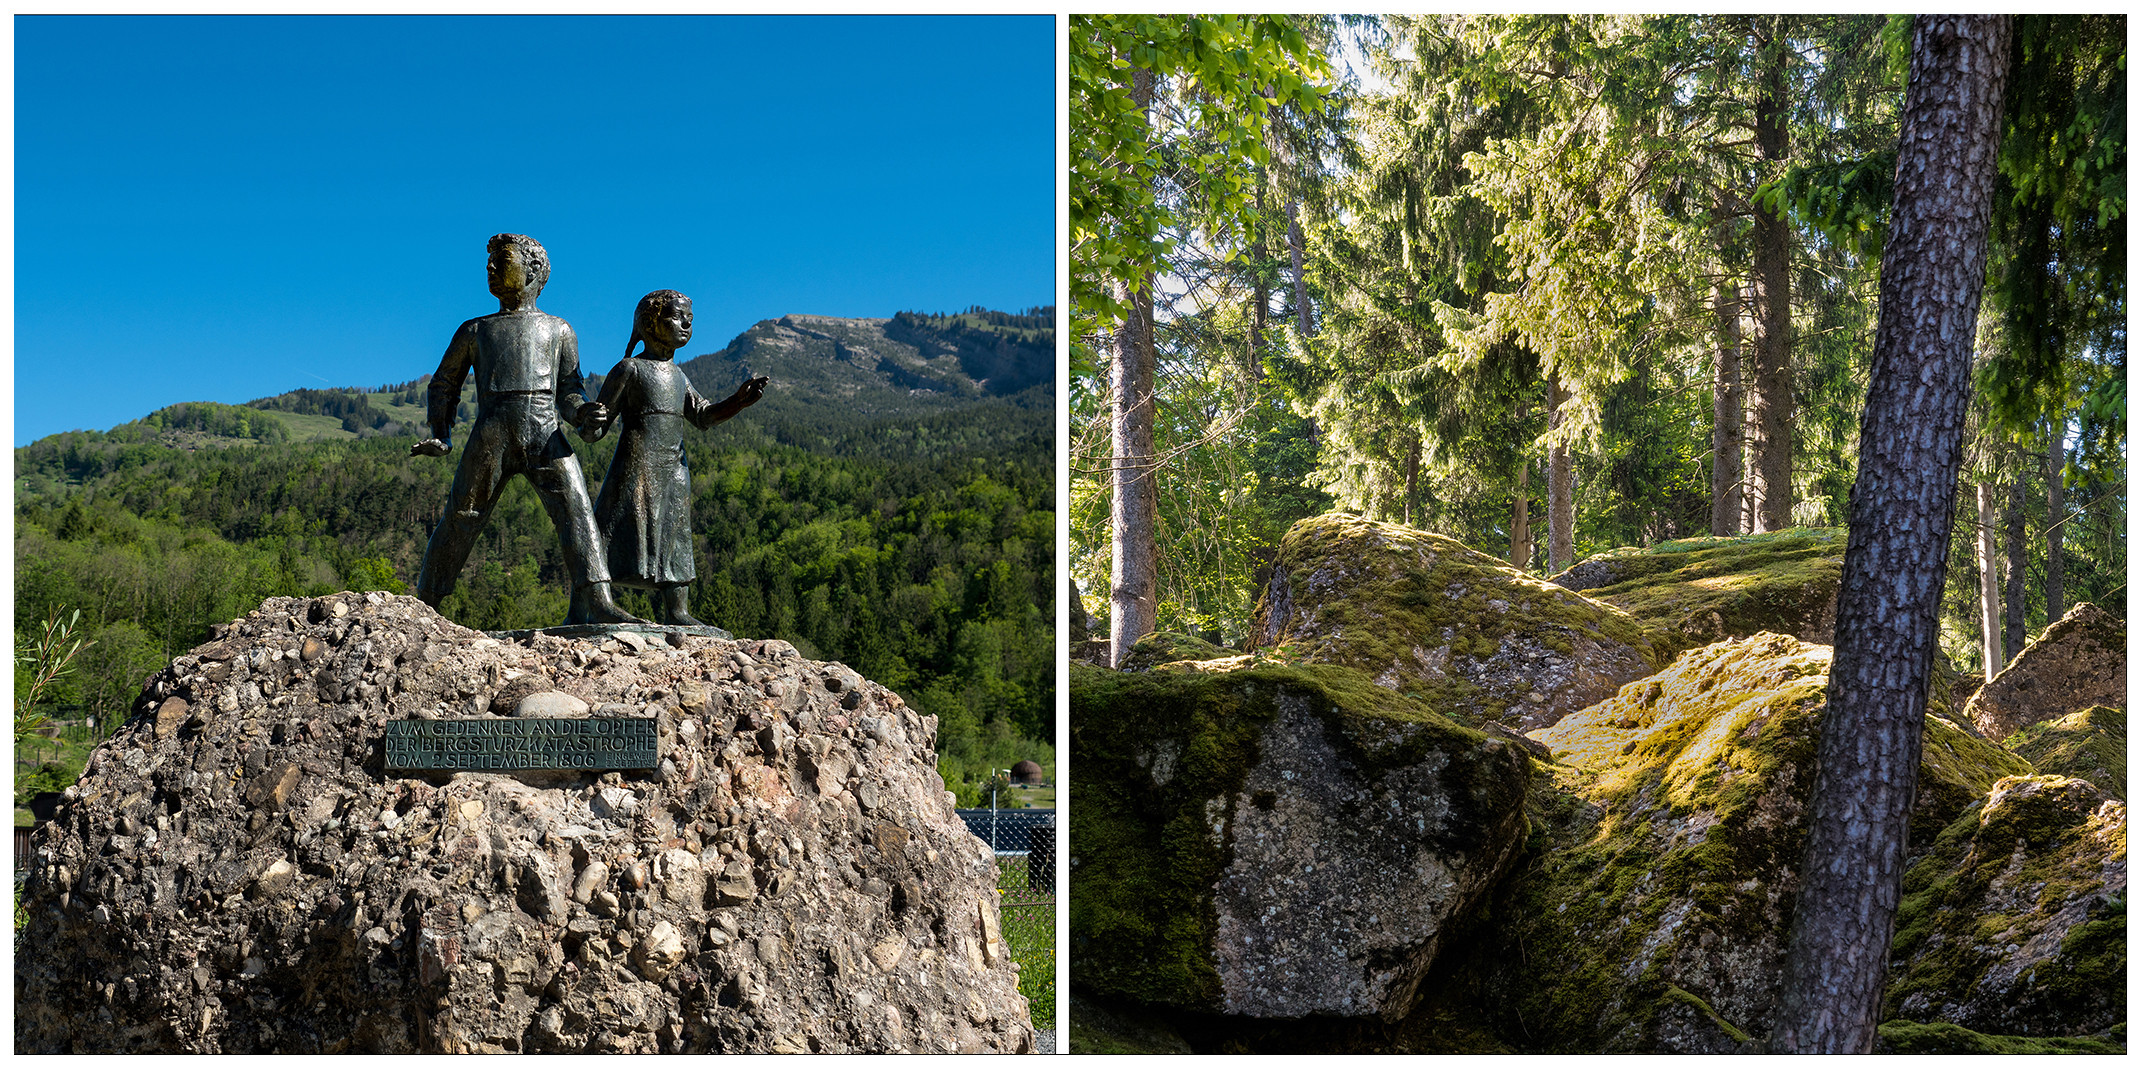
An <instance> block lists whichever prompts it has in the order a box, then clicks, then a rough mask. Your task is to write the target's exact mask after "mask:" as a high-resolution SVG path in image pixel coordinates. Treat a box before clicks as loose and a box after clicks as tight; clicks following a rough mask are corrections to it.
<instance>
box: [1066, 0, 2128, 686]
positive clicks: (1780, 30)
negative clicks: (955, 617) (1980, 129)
mask: <svg viewBox="0 0 2141 1069" xmlns="http://www.w3.org/2000/svg"><path fill="white" fill-rule="evenodd" d="M1909 24H1910V20H1909V18H1908V17H1898V18H1896V19H1890V18H1888V17H1885V16H1806V17H1801V16H1771V15H1761V16H1754V15H1716V16H1698V15H1685V16H1665V17H1638V16H1477V17H1465V16H1388V17H1366V16H1362V17H1315V18H1300V19H1281V18H1265V17H1259V18H1248V17H1242V18H1231V17H1214V18H1204V19H1199V18H1186V17H1177V16H1092V17H1089V18H1086V17H1082V18H1081V19H1080V20H1079V21H1078V23H1076V24H1075V25H1074V27H1073V32H1072V37H1073V46H1072V47H1073V63H1072V68H1073V73H1072V90H1071V91H1072V96H1073V100H1072V105H1071V107H1072V112H1073V114H1077V115H1082V116H1086V118H1085V119H1082V120H1081V121H1080V122H1078V123H1076V124H1074V130H1073V138H1074V143H1073V167H1074V169H1076V172H1077V173H1076V174H1075V175H1074V179H1073V182H1072V228H1073V235H1072V241H1073V246H1074V248H1075V250H1076V252H1075V253H1074V256H1073V265H1072V266H1073V285H1072V297H1073V305H1074V306H1073V308H1072V322H1073V326H1074V338H1073V366H1074V368H1075V369H1076V371H1075V373H1074V374H1073V376H1072V381H1071V386H1070V390H1071V396H1070V398H1069V402H1070V404H1071V406H1072V413H1073V416H1072V427H1073V431H1072V433H1073V440H1072V444H1071V467H1072V471H1071V479H1072V483H1071V486H1072V506H1071V507H1072V510H1073V514H1072V521H1071V527H1072V546H1071V552H1072V558H1071V569H1072V573H1073V576H1074V577H1075V579H1076V580H1077V582H1078V586H1079V589H1081V590H1083V591H1086V592H1088V594H1089V597H1090V596H1091V592H1095V591H1100V592H1105V591H1108V590H1110V589H1111V587H1112V588H1114V589H1117V590H1122V589H1125V578H1124V576H1123V575H1120V574H1112V573H1111V569H1112V568H1114V567H1115V565H1114V564H1113V563H1112V561H1113V559H1114V558H1112V557H1111V553H1112V552H1113V550H1114V548H1115V546H1116V543H1117V541H1118V539H1119V538H1120V537H1122V536H1123V534H1124V532H1125V531H1126V530H1127V531H1130V532H1133V536H1134V537H1143V535H1142V534H1138V533H1137V532H1149V537H1150V539H1151V545H1152V546H1153V547H1155V548H1154V550H1152V551H1150V552H1151V554H1152V558H1153V561H1154V569H1155V576H1154V578H1153V580H1152V582H1153V584H1154V592H1153V595H1152V597H1151V598H1150V599H1148V600H1147V601H1146V602H1145V604H1147V605H1148V606H1150V607H1151V610H1152V611H1155V615H1154V616H1153V618H1152V619H1150V620H1149V621H1138V622H1137V623H1136V625H1135V626H1132V627H1130V628H1129V629H1128V630H1129V633H1131V634H1132V635H1133V636H1134V635H1135V634H1138V633H1142V632H1143V631H1144V630H1146V629H1149V628H1154V627H1156V628H1158V629H1161V630H1177V631H1191V632H1197V633H1201V634H1204V635H1205V636H1206V637H1208V638H1211V639H1213V640H1215V641H1223V642H1225V643H1228V644H1235V643H1240V642H1242V641H1243V640H1244V639H1245V637H1246V636H1247V634H1248V630H1249V626H1250V616H1251V612H1252V610H1253V606H1254V602H1255V596H1256V592H1257V591H1258V589H1259V582H1260V578H1259V577H1260V574H1261V573H1260V569H1261V568H1263V567H1264V566H1265V564H1266V563H1267V562H1268V560H1269V557H1270V554H1271V552H1272V551H1273V547H1275V545H1276V544H1277V541H1278V539H1279V537H1280V536H1281V535H1282V534H1283V532H1284V531H1285V530H1286V529H1287V527H1288V526H1289V525H1290V524H1291V523H1292V522H1293V521H1294V520H1296V519H1299V518H1301V517H1304V516H1310V515H1315V514H1318V513H1321V512H1323V511H1325V510H1326V509H1328V508H1332V507H1337V508H1343V509H1348V510H1354V511H1357V512H1359V513H1361V514H1363V515H1366V516H1369V517H1372V518H1379V519H1388V520H1392V521H1399V522H1404V523H1407V524H1409V525H1411V526H1414V527H1420V528H1425V529H1428V530H1433V531H1438V532H1442V533H1446V534H1449V535H1451V536H1453V537H1456V538H1458V539H1460V540H1462V541H1464V542H1465V543H1467V544H1468V545H1472V546H1475V547H1478V548H1480V549H1482V550H1485V551H1487V552H1492V553H1495V554H1497V555H1500V556H1503V557H1504V558H1505V559H1507V560H1510V561H1511V562H1512V563H1514V564H1516V565H1518V566H1520V567H1524V568H1527V569H1530V570H1532V571H1534V572H1536V573H1539V574H1553V573H1555V572H1558V571H1560V570H1561V569H1564V568H1566V567H1568V566H1569V565H1570V564H1571V563H1573V562H1575V561H1580V560H1583V559H1585V558H1587V557H1590V556H1593V555H1595V554H1598V553H1601V552H1605V551H1608V550H1611V549H1614V548H1615V547H1621V546H1646V545H1651V544H1655V543H1659V542H1663V541H1667V540H1672V539H1678V538H1685V537H1689V536H1696V535H1737V534H1742V533H1753V532H1763V531H1773V530H1780V529H1785V528H1790V527H1794V526H1838V525H1842V524H1844V523H1845V522H1846V518H1847V516H1846V514H1847V506H1848V501H1849V495H1850V489H1851V486H1852V484H1853V482H1854V480H1855V478H1856V471H1855V466H1856V464H1857V451H1858V440H1857V439H1858V430H1859V422H1860V413H1861V407H1862V405H1863V403H1864V398H1865V395H1866V388H1867V378H1868V372H1869V362H1870V359H1871V354H1872V349H1873V336H1874V327H1875V323H1876V319H1877V314H1878V311H1879V309H1878V300H1877V296H1878V291H1879V283H1880V278H1879V274H1880V252H1881V248H1882V240H1883V237H1884V235H1885V233H1886V228H1887V215H1888V211H1889V200H1890V198H1891V196H1892V193H1893V189H1894V185H1893V181H1892V176H1893V173H1894V169H1895V159H1896V137H1897V113H1898V108H1899V106H1900V102H1901V99H1902V90H1903V81H1904V70H1905V68H1904V59H1905V52H1906V51H1907V50H1906V49H1905V47H1904V42H1905V41H1906V40H1907V37H1908V34H1907V30H1908V27H1909ZM1129 40H1136V41H1142V42H1148V43H1149V45H1148V46H1146V47H1149V49H1150V52H1149V54H1148V53H1144V52H1140V53H1138V55H1139V56H1141V57H1143V58H1141V59H1139V60H1137V61H1136V62H1133V61H1132V60H1131V58H1129V53H1125V52H1122V51H1121V50H1120V48H1119V47H1118V45H1119V44H1120V42H1122V41H1129ZM2124 41H2125V24H2124V20H2123V18H2121V17H2119V16H2101V17H2099V16H2090V17H2085V18H2075V19H2058V18H2051V17H2048V16H2047V17H2036V16H2029V17H2023V18H2022V19H2020V20H2019V21H2018V23H2017V28H2016V45H2015V47H2016V54H2017V59H2016V66H2015V75H2014V78H2013V82H2012V87H2011V89H2010V91H2009V95H2008V100H2007V120H2006V133H2005V138H2004V140H2003V141H2002V148H2001V156H2000V172H1999V179H1998V181H1999V188H1998V189H1997V190H1996V191H1995V194H1994V202H1995V205H1996V209H1995V218H1994V219H1993V224H1992V264H1991V267H1990V270H1989V275H1990V279H1989V285H1988V287H1987V289H1986V297H1985V310H1986V311H1985V315H1984V316H1982V317H1981V319H1980V323H1981V330H1980V336H1979V339H1978V345H1977V359H1978V368H1977V377H1976V382H1977V390H1976V396H1977V400H1976V403H1975V405H1974V407H1973V409H1972V415H1971V417H1970V426H1969V428H1968V431H1967V444H1966V447H1965V448H1966V457H1965V468H1964V475H1963V480H1964V485H1963V487H1962V489H1961V492H1960V494H1959V495H1958V505H1957V509H1958V514H1957V517H1956V520H1957V522H1956V525H1955V531H1956V535H1955V542H1954V546H1953V551H1952V552H1951V554H1950V558H1949V566H1948V569H1947V576H1948V591H1947V597H1946V602H1945V610H1944V614H1943V615H1944V625H1943V637H1942V644H1943V646H1944V648H1945V649H1946V652H1947V653H1948V655H1949V657H1950V658H1951V659H1952V660H1953V661H1954V663H1956V664H1957V665H1959V666H1962V667H1964V668H1967V669H1971V670H1977V671H1982V670H1983V669H1984V668H1985V666H1986V664H1987V662H1988V661H1992V662H1994V667H1997V662H1998V661H2000V660H2001V659H2002V657H2001V656H1999V653H2000V651H1996V650H1991V649H1989V648H1988V645H1987V641H1986V640H1987V637H1988V636H1987V634H1986V628H1985V626H1984V625H1983V623H1982V621H1983V619H1984V613H1983V607H1984V604H1985V599H1986V598H1988V597H1991V598H1994V599H1995V605H1996V607H1995V611H1994V616H1995V619H1997V620H1998V621H1999V623H1997V624H1996V625H1995V628H1994V630H1995V631H1996V632H2004V634H2003V635H2002V636H2001V637H2002V638H2004V642H2002V643H2001V646H2002V649H2003V650H2004V651H2005V654H2006V655H2011V654H2012V652H2013V651H2014V650H2016V649H2018V648H2020V646H2021V645H2022V636H2023V635H2025V634H2034V633H2036V632H2037V631H2039V630H2041V629H2042V628H2043V627H2044V626H2046V625H2047V624H2048V623H2049V622H2050V621H2052V620H2055V619H2057V618H2058V617H2059V616H2060V615H2062V614H2063V613H2064V611H2065V610H2066V609H2067V608H2069V607H2071V606H2073V605H2074V604H2076V603H2078V602H2081V601H2091V602H2095V603H2098V604H2102V605H2104V606H2106V607H2107V608H2110V609H2113V611H2119V612H2123V610H2122V609H2118V608H2117V607H2118V606H2120V605H2122V604H2123V602H2124V592H2123V591H2124V584H2125V572H2126V548H2125V533H2124V532H2125V528H2126V482H2125V477H2126V436H2125V359H2126V339H2125V317H2126V312H2125V307H2126V305H2125V288H2124V280H2125V273H2124V272H2125V229H2126V228H2125V223H2124V219H2123V215H2124V210H2125V140H2124V130H2125V115H2124V110H2123V108H2124V100H2125V95H2124V94H2125V81H2124ZM1143 64H1150V66H1142V65H1143ZM1147 75H1150V77H1147ZM1250 97H1258V98H1260V99H1258V100H1256V101H1254V102H1253V103H1254V107H1252V106H1251V104H1252V102H1251V101H1250V100H1249V98H1250ZM1267 101H1268V105H1269V106H1268V110H1267ZM1243 115H1257V116H1262V119H1261V121H1258V122H1250V121H1240V122H1237V121H1235V120H1236V118H1237V117H1239V116H1243ZM1884 168H1885V170H1884ZM1147 305H1149V306H1150V310H1149V312H1147V311H1142V309H1144V308H1145V307H1146V306H1147ZM1147 324H1149V326H1148V325H1147ZM1141 376H1142V377H1141ZM1146 383H1149V385H1145V384H1146ZM1145 390H1150V396H1151V397H1152V398H1153V402H1152V403H1151V405H1150V407H1149V408H1146V409H1144V410H1143V411H1145V412H1147V413H1149V415H1147V416H1144V417H1139V416H1138V415H1137V414H1136V411H1137V410H1138V409H1139V407H1140V402H1139V395H1140V394H1141V393H1142V392H1143V391H1145ZM1140 430H1142V433H1145V434H1147V435H1149V440H1140V439H1139V438H1138V437H1137V436H1136V435H1137V433H1138V432H1140ZM1145 486H1152V487H1156V490H1157V493H1156V494H1155V495H1154V500H1153V503H1152V506H1151V507H1152V509H1153V510H1154V511H1153V512H1152V513H1151V515H1150V517H1149V519H1148V520H1145V521H1142V522H1129V523H1127V524H1126V521H1124V520H1123V519H1122V517H1121V514H1120V512H1114V513H1111V509H1117V508H1119V507H1120V506H1122V505H1123V504H1125V502H1124V501H1123V500H1121V499H1122V497H1123V495H1124V494H1125V493H1132V494H1135V493H1137V492H1140V490H1141V488H1142V487H1145ZM1128 504H1130V505H1133V506H1134V505H1136V502H1135V501H1134V500H1132V501H1130V502H1128ZM1980 534H1983V535H1984V536H1985V538H1984V539H1983V540H1982V541H1981V540H1980V538H1979V536H1980ZM1133 548H1134V547H1133ZM1132 557H1133V558H1135V557H1136V554H1135V553H1133V554H1132ZM1088 608H1089V609H1091V610H1092V611H1094V612H1095V613H1096V614H1098V615H1100V616H1103V617H1107V616H1111V615H1120V612H1121V609H1120V608H1119V607H1111V606H1110V605H1108V604H1105V603H1103V602H1102V601H1101V599H1100V598H1091V600H1089V602H1088Z"/></svg>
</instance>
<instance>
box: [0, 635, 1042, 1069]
mask: <svg viewBox="0 0 2141 1069" xmlns="http://www.w3.org/2000/svg"><path fill="white" fill-rule="evenodd" d="M664 637H665V636H663V635H660V634H647V633H641V632H623V633H619V634H616V635H615V636H614V637H610V638H608V639H606V640H589V639H568V638H560V637H556V636H551V635H542V634H537V635H532V636H528V637H524V638H518V639H512V638H508V639H505V640H501V639H500V638H497V637H489V636H485V635H483V634H482V633H480V632H475V631H470V630H468V629H465V628H462V627H459V626H456V625H455V624H453V623H451V622H449V621H447V620H445V619H444V618H442V617H440V616H439V615H437V614H436V613H434V612H433V611H432V610H431V609H429V608H428V607H426V606H424V605H423V604H422V603H421V602H418V601H417V600H416V599H414V598H408V597H393V596H388V595H383V594H368V595H354V594H343V595H337V596H332V597H327V598H320V599H296V598H276V599H270V600H269V601H268V602H267V603H265V604H264V605H263V606H262V607H261V609H260V610H259V611H257V612H255V613H253V614H252V615H250V616H248V617H246V618H244V619H243V620H240V621H238V622H237V623H236V624H235V625H233V626H232V627H231V628H230V629H229V630H228V631H227V633H225V634H223V635H222V636H221V637H219V638H218V639H217V640H216V641H214V642H212V643H211V644H209V645H207V646H204V647H201V648H200V649H197V650H194V651H193V652H191V653H189V654H186V655H184V656H181V657H179V658H177V659H176V660H175V661H174V662H173V663H172V664H171V666H170V667H169V668H168V669H167V670H166V671H165V672H163V673H161V674H160V675H158V676H156V677H154V678H153V679H152V680H151V681H150V685H149V692H148V693H147V694H146V695H145V696H144V702H143V713H142V714H141V715H139V716H137V717H136V718H135V719H134V720H132V721H131V722H130V723H128V724H127V725H126V726H124V727H123V728H121V729H120V730H119V732H118V733H117V734H115V735H114V736H113V737H112V738H111V739H110V740H109V741H108V742H106V743H105V744H104V745H103V746H101V747H99V748H98V749H97V750H96V751H95V752H94V753H93V754H92V755H91V757H90V759H89V764H88V768H87V771H86V772H85V773H84V774H83V776H82V778H81V780H80V781H79V782H78V783H77V784H76V785H75V786H74V787H72V788H71V789H70V790H69V791H68V792H67V793H68V801H67V803H66V804H65V805H64V806H63V808H62V809H61V810H60V812H59V815H58V817H57V819H55V820H54V821H53V822H52V823H51V824H49V825H48V826H47V828H46V830H45V831H43V832H41V833H40V834H39V837H38V839H37V840H36V843H35V846H34V850H33V855H32V857H31V858H30V859H29V860H28V864H27V867H28V870H29V878H28V883H27V885H26V887H25V890H24V894H23V903H22V904H23V908H24V910H25V911H26V914H27V918H28V922H27V925H26V926H25V927H24V928H23V930H22V931H21V933H20V935H19V943H18V949H17V954H16V959H15V966H16V972H15V997H16V1002H15V1049H16V1050H18V1051H75V1052H92V1051H194V1052H222V1053H238V1052H330V1051H352V1052H355V1051H378V1052H415V1051H431V1052H448V1051H527V1052H533V1051H575V1052H590V1051H618V1052H625V1051H650V1052H651V1051H761V1052H763V1051H893V1050H914V1051H922V1050H929V1051H954V1050H959V1051H1023V1050H1029V1049H1031V1045H1032V1041H1033V1030H1032V1027H1031V1024H1030V1021H1029V1018H1028V1015H1027V1007H1026V1003H1025V1000H1024V999H1023V998H1022V997H1021V996H1020V995H1019V993H1018V975H1017V971H1016V967H1015V966H1014V965H1013V964H1012V963H1011V962H1010V960H1009V955H1008V953H1007V948H1006V946H1005V943H1004V939H1003V935H1002V930H1001V927H1000V922H999V917H998V906H997V900H996V892H995V889H994V887H995V882H994V881H995V875H996V867H995V861H994V858H993V856H992V855H991V854H990V852H989V850H988V848H987V847H986V846H985V845H983V844H982V843H981V842H980V841H979V840H977V839H975V838H974V837H973V836H972V835H970V834H968V832H967V831H966V828H965V826H964V824H962V823H961V822H960V821H959V819H958V818H957V816H956V815H954V813H953V812H952V808H951V802H950V800H949V798H948V796H947V795H946V794H945V793H944V791H943V784H942V782H941V780H939V779H938V777H937V774H936V771H935V755H934V753H933V749H932V745H933V736H934V734H935V721H934V719H933V718H930V717H925V716H921V715H918V714H917V713H916V712H915V711H914V710H912V709H910V708H908V707H906V706H905V705H904V704H903V703H902V702H901V701H900V699H899V698H898V697H897V696H896V695H893V694H892V693H890V692H888V691H886V690H885V689H883V688H882V687H879V686H878V685H876V684H874V683H871V682H869V681H868V680H865V679H863V678H861V677H860V676H859V675H857V674H856V673H855V672H854V671H853V670H851V669H849V668H847V667H845V666H843V665H840V664H836V663H827V662H816V661H810V660H806V659H804V658H802V657H801V656H799V655H798V654H797V653H796V651H795V650H794V648H793V647H791V646H789V645H788V644H786V643H783V642H778V641H763V642H734V641H723V640H715V639H710V638H698V637H687V636H685V635H683V634H681V633H674V632H672V633H670V634H668V635H667V636H666V638H667V639H668V641H664ZM516 715H517V716H559V715H563V716H576V715H592V716H594V717H645V718H651V719H652V720H653V721H654V723H655V726H656V731H657V737H658V745H659V749H660V760H659V766H658V767H657V768H654V769H649V770H646V771H628V772H609V773H600V774H597V773H594V772H526V773H504V772H459V773H448V772H436V773H414V772H388V771H386V770H385V768H384V766H383V745H382V737H383V734H384V730H385V728H384V725H385V724H386V722H387V721H389V720H393V719H405V718H418V719H468V718H477V719H481V718H495V717H511V716H516Z"/></svg>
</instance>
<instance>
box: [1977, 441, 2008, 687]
mask: <svg viewBox="0 0 2141 1069" xmlns="http://www.w3.org/2000/svg"><path fill="white" fill-rule="evenodd" d="M1992 498H1993V488H1992V476H1990V475H1985V476H1981V477H1980V478H1979V479H1978V483H1977V621H1978V649H1979V651H1980V652H1981V653H1982V654H1983V655H1984V658H1985V678H1986V679H1988V680H1989V679H1991V678H1992V677H1994V676H1996V675H1999V674H2000V669H2002V668H2005V667H2007V659H2006V658H2005V657H2003V656H2002V655H2001V653H2000V557H1999V553H1998V551H1997V550H1996V549H1995V548H1994V541H1995V539H1994V535H1995V532H1996V531H1997V527H1996V526H1995V524H1996V523H1997V520H1996V514H1995V512H1994V510H1993V507H1992Z"/></svg>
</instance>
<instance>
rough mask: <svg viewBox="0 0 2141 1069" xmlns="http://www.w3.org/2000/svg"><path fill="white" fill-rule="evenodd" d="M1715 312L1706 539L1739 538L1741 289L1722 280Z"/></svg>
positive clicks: (1741, 486)
mask: <svg viewBox="0 0 2141 1069" xmlns="http://www.w3.org/2000/svg"><path fill="white" fill-rule="evenodd" d="M1710 301H1711V303H1712V305H1713V306H1715V308H1716V309H1717V377H1716V379H1715V380H1714V381H1713V382H1712V390H1711V416H1712V417H1713V419H1712V422H1711V427H1710V456H1711V458H1712V460H1711V465H1710V533H1711V534H1713V535H1721V536H1726V537H1730V536H1732V535H1736V534H1739V533H1740V523H1741V520H1742V518H1743V513H1744V509H1745V506H1744V505H1743V504H1742V500H1743V498H1742V492H1743V489H1744V480H1745V478H1746V476H1745V474H1744V469H1743V466H1742V464H1741V459H1740V454H1741V452H1742V451H1744V450H1745V448H1746V431H1745V430H1744V429H1743V427H1742V425H1741V419H1742V412H1741V409H1742V407H1743V406H1744V405H1745V403H1746V402H1745V400H1744V398H1743V397H1742V395H1741V387H1740V289H1739V283H1738V282H1735V281H1731V280H1724V281H1720V282H1718V283H1717V285H1716V286H1714V287H1712V289H1711V291H1710Z"/></svg>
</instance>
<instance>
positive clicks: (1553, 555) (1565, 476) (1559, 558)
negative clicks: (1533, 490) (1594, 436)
mask: <svg viewBox="0 0 2141 1069" xmlns="http://www.w3.org/2000/svg"><path fill="white" fill-rule="evenodd" d="M1568 407H1569V391H1568V389H1567V387H1564V386H1563V385H1562V384H1561V376H1560V375H1558V374H1557V375H1555V376H1553V377H1552V378H1550V379H1548V380H1546V428H1547V430H1549V431H1556V430H1560V429H1561V425H1562V423H1564V422H1566V421H1567V420H1568V418H1569V413H1568ZM1575 491H1576V486H1575V479H1574V477H1573V475H1572V474H1571V472H1570V471H1569V447H1568V444H1567V443H1566V442H1559V441H1557V442H1555V443H1554V444H1553V445H1552V446H1550V447H1548V449H1547V453H1546V574H1548V575H1552V574H1554V573H1556V572H1559V571H1560V570H1561V569H1563V568H1566V567H1568V566H1569V565H1570V563H1572V561H1571V559H1570V558H1571V557H1572V556H1573V555H1574V553H1575V546H1576V492H1575Z"/></svg>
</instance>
